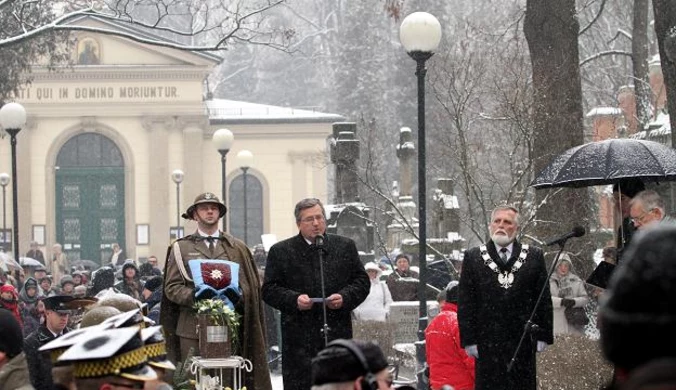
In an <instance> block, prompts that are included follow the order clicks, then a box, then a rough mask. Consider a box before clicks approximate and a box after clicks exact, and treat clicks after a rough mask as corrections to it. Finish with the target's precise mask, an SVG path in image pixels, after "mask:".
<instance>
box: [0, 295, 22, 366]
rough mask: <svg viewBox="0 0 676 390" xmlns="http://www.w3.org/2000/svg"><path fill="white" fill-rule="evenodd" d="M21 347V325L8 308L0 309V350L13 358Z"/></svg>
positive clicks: (19, 351) (20, 350)
mask: <svg viewBox="0 0 676 390" xmlns="http://www.w3.org/2000/svg"><path fill="white" fill-rule="evenodd" d="M3 287H4V286H3ZM22 349H23V334H22V333H21V326H20V325H19V323H18V322H17V320H16V318H14V314H12V313H11V312H10V311H9V310H4V309H0V351H2V352H4V353H5V354H7V357H8V358H10V359H11V358H13V357H15V356H16V355H18V354H20V353H21V352H22Z"/></svg>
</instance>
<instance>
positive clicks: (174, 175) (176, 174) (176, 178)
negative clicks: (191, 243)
mask: <svg viewBox="0 0 676 390" xmlns="http://www.w3.org/2000/svg"><path fill="white" fill-rule="evenodd" d="M171 180H172V181H173V182H174V183H176V238H181V237H182V236H183V235H182V234H181V183H182V182H183V171H182V170H180V169H174V171H173V172H171Z"/></svg>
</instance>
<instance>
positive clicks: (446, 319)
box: [425, 302, 474, 390]
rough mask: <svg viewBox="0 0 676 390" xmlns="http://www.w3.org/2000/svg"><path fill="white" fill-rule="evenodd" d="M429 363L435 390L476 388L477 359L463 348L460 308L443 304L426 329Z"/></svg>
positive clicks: (467, 389) (453, 304) (469, 389)
mask: <svg viewBox="0 0 676 390" xmlns="http://www.w3.org/2000/svg"><path fill="white" fill-rule="evenodd" d="M425 342H426V347H425V350H426V355H427V364H428V365H429V366H430V385H431V387H432V389H433V390H438V389H440V388H441V387H442V386H443V385H451V386H453V388H454V389H455V390H472V389H474V358H472V357H470V356H468V355H467V353H465V350H464V348H462V346H461V345H460V329H459V327H458V305H457V304H455V303H448V302H446V303H444V305H443V306H442V307H441V312H440V313H439V315H437V316H436V317H435V318H434V319H433V320H432V322H431V323H430V324H429V326H428V327H427V329H426V330H425Z"/></svg>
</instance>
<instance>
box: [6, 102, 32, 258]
mask: <svg viewBox="0 0 676 390" xmlns="http://www.w3.org/2000/svg"><path fill="white" fill-rule="evenodd" d="M25 125H26V109H25V108H23V106H22V105H21V104H19V103H7V104H5V105H4V106H2V108H0V126H2V128H3V129H5V131H6V132H7V133H9V141H10V145H11V146H12V178H13V179H14V180H13V181H12V210H13V212H12V214H13V217H14V223H13V226H12V229H13V230H14V240H13V242H12V247H13V248H14V260H16V261H17V262H18V261H19V195H18V193H19V191H18V184H17V175H16V135H17V134H19V132H20V131H21V128H22V127H24V126H25Z"/></svg>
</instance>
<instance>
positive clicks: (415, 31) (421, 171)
mask: <svg viewBox="0 0 676 390" xmlns="http://www.w3.org/2000/svg"><path fill="white" fill-rule="evenodd" d="M399 39H400V41H401V44H402V45H403V46H404V48H405V49H406V52H407V53H408V55H409V56H411V58H413V59H414V60H415V62H416V64H417V66H416V72H415V74H416V76H417V77H418V261H419V266H420V282H419V283H418V298H419V300H420V319H419V321H418V343H416V355H417V359H418V375H417V376H418V388H419V389H422V388H425V386H426V385H425V383H424V380H423V367H424V365H425V345H424V343H423V342H424V340H425V328H427V297H426V292H427V189H426V186H427V183H426V178H425V173H426V166H425V165H426V164H425V74H426V73H427V69H426V68H425V62H426V61H427V60H428V59H429V58H430V57H432V55H433V54H434V51H436V49H437V47H438V46H439V42H440V41H441V25H440V24H439V21H438V20H437V18H435V17H434V16H433V15H431V14H428V13H427V12H414V13H412V14H410V15H408V16H407V17H406V18H405V19H404V21H403V22H402V23H401V27H400V28H399Z"/></svg>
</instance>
